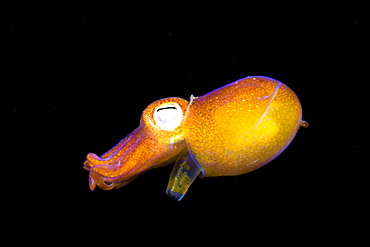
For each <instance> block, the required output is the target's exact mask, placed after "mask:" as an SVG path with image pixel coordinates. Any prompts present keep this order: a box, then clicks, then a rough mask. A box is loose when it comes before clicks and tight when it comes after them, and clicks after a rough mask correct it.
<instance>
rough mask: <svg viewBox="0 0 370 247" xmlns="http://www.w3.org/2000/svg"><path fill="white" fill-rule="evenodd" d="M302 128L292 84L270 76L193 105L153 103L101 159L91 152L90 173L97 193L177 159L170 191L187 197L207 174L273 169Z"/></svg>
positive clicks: (240, 82)
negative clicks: (290, 85)
mask: <svg viewBox="0 0 370 247" xmlns="http://www.w3.org/2000/svg"><path fill="white" fill-rule="evenodd" d="M157 116H159V117H157ZM162 121H163V122H162ZM300 126H304V127H306V126H308V124H307V123H306V122H304V121H302V109H301V105H300V102H299V100H298V98H297V96H296V95H295V94H294V92H293V91H292V90H291V89H290V88H289V87H287V86H286V85H285V84H283V83H281V82H279V81H277V80H274V79H271V78H268V77H263V76H254V77H246V78H243V79H241V80H238V81H235V82H233V83H230V84H228V85H226V86H224V87H221V88H219V89H216V90H214V91H212V92H210V93H208V94H206V95H203V96H201V97H193V96H192V97H191V98H190V101H187V100H184V99H181V98H165V99H161V100H158V101H155V102H153V103H152V104H150V105H149V106H148V107H147V108H146V109H145V110H144V112H143V114H142V117H141V121H140V126H139V127H138V128H137V129H136V130H134V131H133V132H132V133H131V134H129V135H128V136H127V137H125V138H124V139H123V140H122V141H121V142H120V143H118V144H117V145H116V146H115V147H113V148H112V149H111V150H110V151H108V152H107V153H105V154H104V155H102V156H101V157H98V156H97V155H95V154H88V155H87V160H86V161H85V163H84V168H85V169H86V170H88V171H90V176H89V185H90V189H91V190H94V189H95V188H96V186H98V187H100V188H101V189H104V190H109V189H112V188H120V187H123V186H125V185H127V184H128V183H129V182H131V181H132V180H133V179H135V178H136V177H137V176H139V175H140V174H141V173H143V172H145V171H147V170H149V169H152V168H155V167H158V166H163V165H167V164H169V163H171V162H173V161H175V160H176V159H177V161H176V163H175V165H174V169H173V172H172V173H171V176H170V180H169V184H168V187H167V194H168V195H169V196H170V197H172V198H173V199H175V200H181V198H182V197H183V196H184V195H185V193H186V192H187V190H188V188H189V186H190V185H191V183H192V181H194V179H195V178H196V177H197V176H198V175H199V174H200V175H201V176H202V177H212V176H232V175H240V174H244V173H248V172H251V171H253V170H255V169H258V168H259V167H261V166H263V165H265V164H267V163H268V162H270V161H271V160H273V159H274V158H275V157H277V156H278V155H279V154H280V153H281V152H282V151H283V150H284V149H285V148H286V147H287V146H288V145H289V143H290V142H291V141H292V139H293V138H294V136H295V135H296V133H297V131H298V129H299V127H300Z"/></svg>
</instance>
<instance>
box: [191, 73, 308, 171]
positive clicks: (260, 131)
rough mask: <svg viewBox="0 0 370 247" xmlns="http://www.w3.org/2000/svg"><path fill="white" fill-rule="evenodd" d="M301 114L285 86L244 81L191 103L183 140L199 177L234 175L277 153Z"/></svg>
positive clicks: (251, 79)
mask: <svg viewBox="0 0 370 247" xmlns="http://www.w3.org/2000/svg"><path fill="white" fill-rule="evenodd" d="M301 116H302V110H301V107H300V103H299V101H298V98H297V97H296V95H295V94H294V92H293V91H292V90H290V89H289V88H288V87H287V86H285V85H284V84H282V83H281V82H278V81H276V80H273V79H270V78H266V77H263V78H260V77H249V78H245V79H242V80H239V81H236V82H233V83H231V84H228V85H226V86H224V87H222V88H220V89H217V90H215V91H212V92H210V93H208V94H206V95H204V96H202V97H199V98H196V99H194V100H193V102H192V104H191V111H190V112H189V113H188V116H187V119H186V127H185V129H186V130H185V133H186V135H185V139H186V142H187V144H188V147H189V150H190V152H191V153H192V154H193V155H194V156H195V158H196V160H197V161H198V163H199V164H200V166H201V167H202V170H203V175H204V176H221V175H239V174H244V173H247V172H250V171H253V170H255V169H257V168H259V167H261V166H263V165H264V164H266V163H268V162H269V161H271V160H272V159H273V158H275V157H276V156H277V155H279V154H280V153H281V152H282V151H283V150H284V148H285V147H286V146H287V145H288V144H289V143H290V142H291V140H292V139H293V137H294V136H295V134H296V132H297V130H298V128H299V126H300V123H301Z"/></svg>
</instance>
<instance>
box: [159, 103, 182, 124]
mask: <svg viewBox="0 0 370 247" xmlns="http://www.w3.org/2000/svg"><path fill="white" fill-rule="evenodd" d="M182 116H183V114H182V109H181V107H180V106H179V105H178V104H176V103H166V104H163V105H160V106H158V107H157V108H156V109H155V111H154V121H155V123H156V125H157V126H158V127H159V128H161V129H163V130H174V129H175V128H177V127H178V126H179V125H180V123H181V120H182Z"/></svg>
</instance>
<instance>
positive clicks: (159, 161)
mask: <svg viewBox="0 0 370 247" xmlns="http://www.w3.org/2000/svg"><path fill="white" fill-rule="evenodd" d="M166 102H176V103H178V104H179V105H180V106H181V108H182V110H183V111H186V109H187V107H188V104H189V102H188V101H186V100H184V99H181V98H165V99H162V100H158V101H155V102H153V103H152V104H151V105H149V106H148V107H147V108H146V109H145V110H144V112H143V115H142V118H141V121H140V126H139V127H138V128H137V129H136V130H134V131H133V132H132V133H131V134H129V135H128V136H126V137H125V138H124V139H123V140H122V141H120V142H119V143H118V144H117V145H116V146H115V147H113V148H112V149H111V150H109V151H108V152H107V153H105V154H104V155H102V156H101V157H100V158H99V157H97V156H96V155H95V154H91V153H90V154H88V155H87V160H86V161H85V163H84V168H85V169H86V170H89V171H90V177H89V184H90V189H91V190H94V189H95V187H96V185H98V186H99V187H100V188H101V189H104V190H110V189H113V188H120V187H123V186H125V185H126V184H128V183H129V182H131V181H132V180H133V179H134V178H136V176H137V175H139V174H140V173H142V172H143V171H146V170H148V169H151V168H155V167H157V166H163V165H166V164H168V163H170V162H171V161H174V158H175V157H176V155H177V154H178V153H179V152H180V151H181V150H183V149H184V148H185V143H184V142H183V141H179V142H177V143H173V144H171V145H169V140H170V139H171V138H172V137H174V136H177V135H180V134H181V133H182V129H181V128H178V129H176V130H175V131H173V132H168V131H164V130H160V129H158V128H155V126H154V125H153V122H154V120H153V114H152V112H153V111H154V109H156V108H157V107H158V106H160V105H161V104H164V103H166Z"/></svg>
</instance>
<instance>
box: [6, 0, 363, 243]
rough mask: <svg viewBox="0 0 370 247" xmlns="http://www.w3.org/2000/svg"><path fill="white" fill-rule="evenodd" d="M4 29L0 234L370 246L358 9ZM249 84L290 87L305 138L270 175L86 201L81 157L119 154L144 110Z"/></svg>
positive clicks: (107, 19)
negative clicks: (260, 81)
mask: <svg viewBox="0 0 370 247" xmlns="http://www.w3.org/2000/svg"><path fill="white" fill-rule="evenodd" d="M0 25H1V26H0V28H1V29H0V35H1V43H2V45H1V48H0V53H1V54H0V60H1V61H2V63H1V64H2V65H1V67H0V71H1V75H2V76H1V87H0V93H1V97H0V98H1V105H0V107H1V108H0V109H1V112H0V114H1V115H0V116H1V125H2V126H3V127H2V128H1V138H0V143H1V148H0V154H1V157H2V158H1V164H0V167H1V185H2V186H1V191H2V192H1V195H2V196H1V204H0V209H1V211H0V216H1V225H3V227H2V229H1V232H0V234H1V235H4V236H6V237H7V238H9V239H12V240H19V239H22V238H23V237H24V236H28V237H31V238H32V239H34V240H38V241H41V240H45V237H47V236H55V237H56V238H55V239H60V240H63V239H67V240H68V239H72V238H71V237H72V236H80V237H81V239H89V238H91V239H95V238H101V239H103V240H106V241H108V242H109V241H112V240H114V239H117V240H119V241H121V244H122V245H123V244H125V243H126V242H127V240H128V239H133V238H134V237H133V236H140V237H139V238H137V239H136V241H137V242H138V243H140V242H142V241H150V242H151V243H154V242H153V241H163V242H166V241H170V242H171V241H173V240H169V238H170V237H174V236H175V237H176V238H177V241H178V243H182V241H190V242H194V243H195V242H198V241H199V237H198V236H200V239H201V240H206V241H209V240H215V241H216V243H217V241H218V240H219V239H226V240H235V239H236V240H238V241H239V243H243V244H246V245H247V244H249V243H251V242H253V241H258V243H264V242H269V241H273V242H274V243H279V242H282V243H287V242H293V243H296V244H298V245H299V246H300V245H301V244H303V243H307V242H312V243H334V242H337V243H343V241H348V242H349V243H357V242H358V243H365V242H367V241H368V240H369V236H368V234H369V229H368V226H367V225H368V220H369V217H368V206H369V204H368V203H367V201H368V198H367V197H368V188H369V182H368V172H366V166H367V165H366V163H368V161H364V160H365V159H364V158H365V146H364V144H363V143H364V142H363V141H362V137H364V133H365V132H366V130H367V129H368V127H367V124H366V122H367V120H366V114H364V113H366V111H367V108H365V107H366V104H368V103H367V100H366V97H367V92H368V89H367V87H368V82H369V79H368V77H367V75H368V72H369V70H370V64H369V59H368V57H369V49H368V46H369V43H370V40H369V37H368V36H369V35H368V34H369V30H370V29H369V28H370V25H369V18H368V14H367V11H366V7H365V6H364V5H360V4H359V3H358V2H357V1H320V2H317V3H315V2H312V1H304V2H299V1H298V2H289V3H282V2H280V1H276V2H274V3H270V2H265V1H241V0H240V1H236V0H229V1H194V2H193V1H136V2H135V3H127V4H125V3H121V2H119V1H116V2H115V3H110V2H106V1H101V2H94V1H71V2H66V1H28V2H27V3H24V2H17V1H14V2H13V4H4V3H2V4H1V7H0ZM252 75H264V76H269V77H272V78H275V79H277V80H280V81H282V82H283V83H285V84H287V85H288V86H289V87H290V88H292V89H293V90H294V91H295V92H296V94H297V95H298V97H299V98H300V100H301V104H302V107H303V111H304V112H303V114H304V119H305V120H307V121H308V122H309V124H310V127H309V128H307V129H301V130H300V131H299V133H298V134H297V136H296V138H295V139H294V141H293V142H292V143H291V145H290V146H289V147H288V148H287V149H286V150H285V151H284V152H283V153H282V154H281V155H280V156H279V157H278V158H276V159H275V160H274V161H272V162H271V163H270V164H268V165H266V166H265V167H263V168H261V169H259V170H257V171H254V172H252V173H249V174H246V175H242V176H237V177H217V178H205V179H202V180H200V179H198V180H196V181H195V182H194V184H193V185H192V186H191V188H190V190H189V191H188V193H187V194H186V196H185V197H184V199H183V200H182V201H180V202H175V201H173V200H172V199H170V198H169V197H167V196H166V194H165V189H166V185H167V182H168V177H169V174H170V172H171V166H168V167H165V168H159V169H156V170H152V171H150V172H148V173H146V174H143V175H142V176H140V177H139V178H138V179H136V180H135V181H134V182H132V183H131V184H129V185H128V186H127V187H124V188H122V189H119V190H113V191H102V190H100V189H97V190H96V191H94V192H91V191H90V190H89V187H88V182H87V178H88V172H87V171H85V170H83V169H82V163H83V162H84V160H85V157H86V154H87V153H90V152H92V153H96V154H98V155H100V154H103V153H104V152H106V151H107V150H109V149H110V148H111V147H113V146H114V145H115V144H116V143H117V142H119V141H120V140H121V139H122V138H123V137H124V136H126V135H127V134H128V133H130V132H131V131H132V130H133V129H134V128H136V127H137V126H138V124H139V119H140V115H141V112H142V111H143V110H144V109H145V107H146V106H147V105H148V104H150V103H151V102H153V101H155V100H157V99H161V98H164V97H170V96H176V97H182V98H185V99H188V98H189V96H190V95H191V94H193V95H195V96H200V95H203V94H205V93H208V92H209V91H211V90H213V89H216V88H219V87H221V86H223V85H225V84H227V83H230V82H232V81H235V80H237V79H240V78H243V77H246V76H252ZM365 109H366V110H365ZM360 119H361V121H360ZM363 139H364V138H363ZM134 239H135V238H134ZM240 241H243V242H240ZM174 243H177V242H174Z"/></svg>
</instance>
